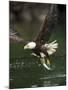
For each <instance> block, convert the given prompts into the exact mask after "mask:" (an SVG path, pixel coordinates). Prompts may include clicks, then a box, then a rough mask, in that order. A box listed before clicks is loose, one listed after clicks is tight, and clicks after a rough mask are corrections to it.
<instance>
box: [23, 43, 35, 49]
mask: <svg viewBox="0 0 68 90" xmlns="http://www.w3.org/2000/svg"><path fill="white" fill-rule="evenodd" d="M35 47H36V43H35V42H29V43H27V44H26V45H25V46H24V49H34V48H35Z"/></svg>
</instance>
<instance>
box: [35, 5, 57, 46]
mask: <svg viewBox="0 0 68 90" xmlns="http://www.w3.org/2000/svg"><path fill="white" fill-rule="evenodd" d="M56 20H57V5H51V6H50V8H49V11H48V13H47V16H46V17H45V20H44V24H43V26H42V28H41V30H40V32H39V34H38V35H37V37H36V38H35V39H34V41H35V42H36V43H40V44H44V43H45V42H47V41H48V40H49V38H50V35H51V32H52V30H53V28H54V26H55V22H56Z"/></svg>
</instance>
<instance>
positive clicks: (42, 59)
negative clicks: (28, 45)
mask: <svg viewBox="0 0 68 90" xmlns="http://www.w3.org/2000/svg"><path fill="white" fill-rule="evenodd" d="M40 55H41V58H40V60H41V63H42V64H43V66H44V67H45V68H46V69H47V70H51V68H50V60H49V59H48V58H46V59H45V56H44V54H43V53H40ZM45 60H47V64H46V62H45Z"/></svg>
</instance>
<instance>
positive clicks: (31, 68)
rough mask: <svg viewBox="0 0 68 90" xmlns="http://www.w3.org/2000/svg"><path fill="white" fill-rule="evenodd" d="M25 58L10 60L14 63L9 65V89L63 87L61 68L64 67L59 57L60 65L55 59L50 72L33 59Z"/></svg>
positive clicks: (63, 70)
mask: <svg viewBox="0 0 68 90" xmlns="http://www.w3.org/2000/svg"><path fill="white" fill-rule="evenodd" d="M27 58H28V59H27ZM27 58H26V57H21V58H20V57H19V58H14V57H13V58H11V59H12V60H13V61H14V62H13V63H10V74H11V75H10V88H29V87H45V86H58V85H65V82H66V81H65V80H66V75H65V67H62V66H65V62H64V61H63V60H61V59H62V57H59V58H60V64H59V60H58V59H57V58H56V57H55V58H56V60H55V62H56V63H55V64H54V65H55V68H54V70H52V71H48V70H46V69H45V68H44V67H43V66H42V65H41V64H40V63H38V60H37V59H36V58H35V57H34V58H32V56H31V57H27ZM63 59H64V58H63ZM36 61H37V62H36ZM39 64H40V65H39ZM57 65H58V67H59V66H60V65H61V67H59V68H58V67H57Z"/></svg>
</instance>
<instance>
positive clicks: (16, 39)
mask: <svg viewBox="0 0 68 90" xmlns="http://www.w3.org/2000/svg"><path fill="white" fill-rule="evenodd" d="M9 38H10V41H14V42H17V43H24V44H26V43H27V41H25V40H24V39H23V38H21V37H20V35H19V33H18V32H14V31H13V30H10V35H9Z"/></svg>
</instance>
